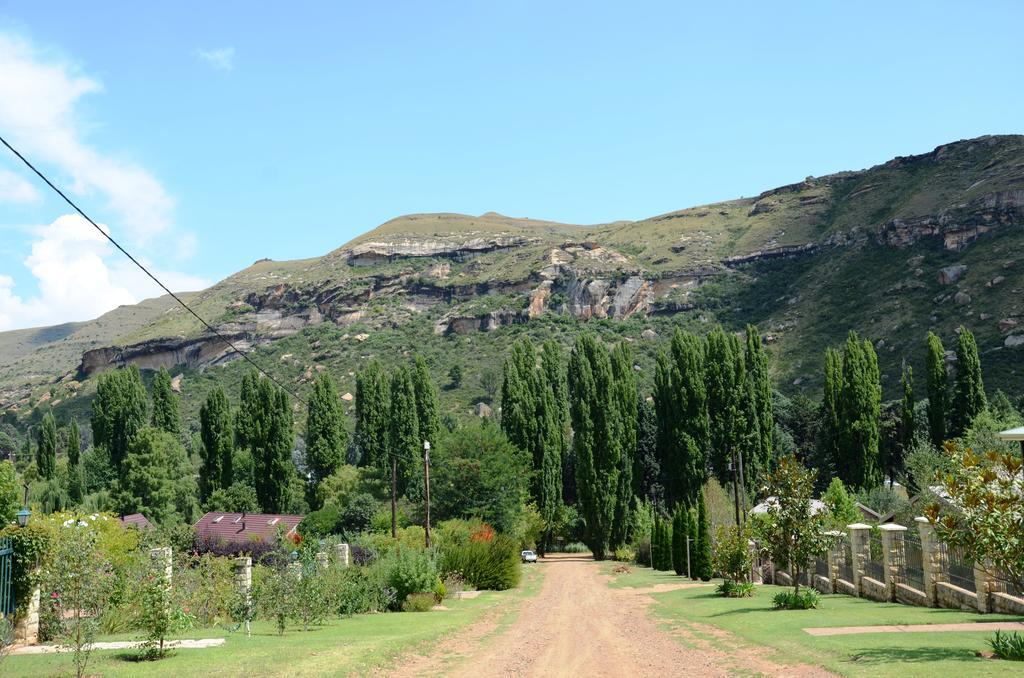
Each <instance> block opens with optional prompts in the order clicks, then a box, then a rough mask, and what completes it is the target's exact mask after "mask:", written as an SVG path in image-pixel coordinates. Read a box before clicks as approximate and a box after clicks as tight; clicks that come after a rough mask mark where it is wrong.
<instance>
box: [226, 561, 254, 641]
mask: <svg viewBox="0 0 1024 678" xmlns="http://www.w3.org/2000/svg"><path fill="white" fill-rule="evenodd" d="M231 569H232V570H233V572H234V575H235V585H236V586H238V592H239V593H240V594H241V595H242V600H243V601H244V603H245V615H244V616H245V619H244V620H243V621H244V623H245V636H246V638H248V637H249V635H250V634H251V631H252V630H251V629H250V628H249V621H250V618H251V617H252V558H249V557H245V558H235V560H234V561H233V562H232V563H231Z"/></svg>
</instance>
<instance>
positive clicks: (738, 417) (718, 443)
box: [704, 327, 757, 487]
mask: <svg viewBox="0 0 1024 678" xmlns="http://www.w3.org/2000/svg"><path fill="white" fill-rule="evenodd" d="M704 383H705V385H706V386H707V394H708V404H707V408H708V432H709V442H710V450H711V452H710V459H709V461H710V463H711V470H712V472H713V473H714V475H715V477H716V478H717V479H718V482H719V483H721V484H722V486H723V487H728V486H729V485H730V484H731V483H732V481H733V472H732V471H731V470H730V467H731V465H732V464H733V462H734V461H735V460H737V459H738V455H739V454H740V453H741V452H743V451H744V448H745V447H746V445H745V444H744V443H745V438H746V435H747V432H748V422H747V420H746V416H745V414H746V412H745V407H746V403H748V402H750V400H751V399H750V397H749V394H748V393H747V392H746V388H745V387H746V385H747V382H746V367H745V358H744V354H743V350H742V348H741V347H740V342H739V339H738V338H737V337H736V335H734V334H726V333H725V331H723V330H722V328H721V327H716V328H715V329H714V330H712V331H711V333H710V334H708V336H707V339H706V345H705V349H704ZM750 425H752V426H756V425H757V422H756V421H755V422H750Z"/></svg>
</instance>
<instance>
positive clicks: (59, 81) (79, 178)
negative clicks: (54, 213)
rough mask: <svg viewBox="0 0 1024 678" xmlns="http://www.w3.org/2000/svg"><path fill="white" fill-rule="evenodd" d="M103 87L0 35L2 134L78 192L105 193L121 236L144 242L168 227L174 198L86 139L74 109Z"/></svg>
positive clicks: (72, 68) (145, 175) (138, 170)
mask: <svg viewBox="0 0 1024 678" xmlns="http://www.w3.org/2000/svg"><path fill="white" fill-rule="evenodd" d="M101 90H102V86H101V85H100V83H98V82H97V81H96V80H93V79H92V78H89V77H88V76H85V75H83V74H82V73H81V72H80V71H79V69H78V68H77V67H76V66H75V65H74V64H71V63H69V62H67V61H61V60H59V59H55V58H52V57H49V56H48V55H46V54H43V53H41V52H40V51H39V50H37V49H35V48H34V47H33V46H32V45H30V44H29V43H28V42H26V41H24V40H21V39H19V38H16V37H12V36H10V35H4V34H0V129H3V130H4V131H5V136H6V137H7V138H8V139H9V140H10V141H11V142H12V143H13V144H14V145H15V147H16V148H19V150H21V151H22V153H24V154H26V156H27V157H29V158H30V159H33V160H35V161H39V162H42V163H50V164H52V165H55V166H56V167H57V168H58V169H59V170H60V171H61V172H63V173H65V174H66V175H67V176H69V177H70V178H71V181H72V186H71V188H72V190H74V191H75V192H76V193H79V194H87V193H92V192H94V191H97V192H99V193H101V194H103V195H104V196H106V198H107V200H108V203H109V204H108V207H109V208H111V209H112V210H113V212H114V214H113V215H112V216H116V217H117V219H116V220H115V221H116V224H117V230H118V232H119V233H122V232H123V233H127V234H128V235H130V236H131V237H132V240H133V242H135V243H137V244H143V243H145V242H147V241H148V240H150V239H151V238H152V237H153V236H156V235H158V234H161V233H165V232H166V231H168V230H169V229H170V228H171V225H172V219H171V216H172V214H171V213H172V212H173V209H174V201H173V200H172V199H171V197H170V195H168V193H167V191H165V190H164V188H163V186H162V185H161V184H160V182H159V181H158V180H157V179H156V178H154V177H153V176H152V175H151V174H150V173H149V172H147V171H146V170H144V169H143V168H141V167H139V166H138V165H136V164H134V163H132V162H128V161H124V160H121V159H117V158H112V157H109V156H108V155H105V154H103V153H100V152H99V151H97V150H96V149H94V148H92V147H91V146H89V145H87V144H86V143H85V142H84V141H83V140H82V139H81V133H80V130H79V122H78V120H77V119H76V116H75V106H76V104H77V103H78V100H79V99H80V98H81V97H82V96H83V95H86V94H92V93H95V92H99V91H101ZM5 150H6V149H5Z"/></svg>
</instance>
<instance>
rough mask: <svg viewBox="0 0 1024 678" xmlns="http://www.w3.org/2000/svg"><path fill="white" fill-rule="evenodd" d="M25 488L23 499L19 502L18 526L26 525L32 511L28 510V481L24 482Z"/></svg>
mask: <svg viewBox="0 0 1024 678" xmlns="http://www.w3.org/2000/svg"><path fill="white" fill-rule="evenodd" d="M24 488H25V500H24V501H23V502H22V504H21V510H20V511H18V513H17V514H16V515H17V518H18V527H25V526H26V525H28V517H29V516H30V515H32V512H31V511H29V510H28V483H25V484H24Z"/></svg>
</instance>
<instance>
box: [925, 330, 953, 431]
mask: <svg viewBox="0 0 1024 678" xmlns="http://www.w3.org/2000/svg"><path fill="white" fill-rule="evenodd" d="M927 346H928V350H927V353H926V354H925V369H926V375H927V377H928V433H929V434H930V436H931V440H932V445H934V446H935V447H936V448H940V447H942V443H944V442H945V441H946V412H947V410H948V409H949V395H948V388H949V387H948V379H949V377H948V375H947V373H946V351H945V349H944V348H943V347H942V340H941V339H939V337H938V336H936V335H935V334H934V333H933V332H929V333H928V344H927Z"/></svg>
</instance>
